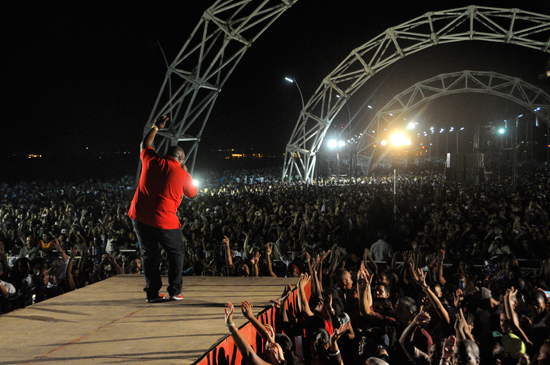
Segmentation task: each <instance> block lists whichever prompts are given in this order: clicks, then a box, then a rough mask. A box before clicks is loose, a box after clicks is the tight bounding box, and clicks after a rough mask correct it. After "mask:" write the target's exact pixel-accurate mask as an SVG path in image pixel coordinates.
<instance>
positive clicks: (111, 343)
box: [0, 275, 298, 365]
mask: <svg viewBox="0 0 550 365" xmlns="http://www.w3.org/2000/svg"><path fill="white" fill-rule="evenodd" d="M167 281H168V280H167V278H163V282H164V284H165V286H164V287H163V288H162V291H161V292H163V293H164V294H165V295H166V285H167ZM297 281H298V280H297V278H288V279H285V278H271V277H263V278H234V277H231V278H228V277H225V278H224V277H205V276H193V277H184V285H183V290H182V294H183V296H184V300H182V301H167V302H166V303H157V304H149V303H146V302H145V293H144V292H143V290H142V289H143V286H144V283H145V279H144V278H143V277H142V276H133V275H121V276H116V277H113V278H110V279H107V280H104V281H101V282H99V283H96V284H93V285H91V286H88V287H85V288H82V289H78V290H75V291H73V292H70V293H67V294H63V295H61V296H59V297H56V298H53V299H50V300H47V301H44V302H42V303H38V304H35V305H33V306H30V307H27V308H24V309H20V310H16V311H13V312H11V313H7V314H5V315H3V316H2V317H0V329H1V331H2V336H1V340H0V364H35V363H49V364H79V365H84V364H136V363H140V364H192V363H194V362H195V361H196V360H198V359H199V358H200V357H202V355H203V354H205V353H207V352H208V351H209V349H211V348H212V347H214V346H215V345H216V344H217V343H218V342H219V341H221V340H222V339H223V338H224V337H226V336H227V335H228V331H227V328H226V327H225V326H224V309H223V308H224V305H225V303H227V302H228V301H231V302H232V303H233V304H234V305H235V306H236V307H237V308H235V316H234V322H235V323H236V325H237V326H239V327H240V326H241V325H242V324H244V323H245V322H246V321H245V319H244V317H243V315H242V312H241V310H240V303H241V302H242V301H243V300H248V301H250V302H252V303H253V304H254V314H257V313H259V312H260V311H261V310H262V309H263V308H264V307H265V306H267V304H268V300H269V299H277V298H279V296H280V295H281V293H282V292H283V289H284V286H285V285H286V284H291V285H293V286H294V285H296V283H297Z"/></svg>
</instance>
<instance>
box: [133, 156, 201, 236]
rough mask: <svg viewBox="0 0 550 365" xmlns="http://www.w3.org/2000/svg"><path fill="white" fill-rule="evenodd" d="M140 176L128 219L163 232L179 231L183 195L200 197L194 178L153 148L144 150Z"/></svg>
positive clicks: (171, 159) (176, 162) (175, 162)
mask: <svg viewBox="0 0 550 365" xmlns="http://www.w3.org/2000/svg"><path fill="white" fill-rule="evenodd" d="M140 158H141V176H140V178H139V185H138V188H137V190H136V193H135V195H134V199H133V200H132V204H131V205H130V211H129V212H128V216H129V217H130V218H132V219H134V220H136V221H138V222H141V223H145V224H147V225H149V226H151V227H155V228H160V229H178V228H180V222H179V220H178V217H177V215H176V212H177V210H178V207H179V205H180V203H181V199H182V198H183V195H185V196H186V197H188V198H189V197H192V196H194V195H195V194H196V193H197V187H196V186H195V185H193V179H192V178H191V175H189V174H188V173H187V171H185V170H184V169H183V168H182V167H181V165H180V164H179V162H178V161H176V160H175V159H173V158H172V157H170V156H165V157H160V156H159V155H157V153H156V152H155V150H154V149H153V148H152V147H148V148H144V149H143V150H141V156H140Z"/></svg>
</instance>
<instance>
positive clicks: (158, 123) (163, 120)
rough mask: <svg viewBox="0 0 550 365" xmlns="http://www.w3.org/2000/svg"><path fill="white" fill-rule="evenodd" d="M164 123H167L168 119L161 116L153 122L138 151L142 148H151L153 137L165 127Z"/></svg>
mask: <svg viewBox="0 0 550 365" xmlns="http://www.w3.org/2000/svg"><path fill="white" fill-rule="evenodd" d="M166 122H168V117H167V116H166V115H161V116H160V117H158V118H157V120H155V123H154V124H153V126H152V127H151V130H150V131H149V132H147V134H146V135H145V137H143V140H142V141H141V144H140V146H139V149H140V150H143V149H144V148H149V147H152V146H153V141H154V140H155V136H156V135H157V133H158V131H159V130H160V129H162V128H164V126H165V125H166Z"/></svg>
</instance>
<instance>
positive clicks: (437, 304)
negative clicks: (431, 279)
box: [413, 269, 451, 324]
mask: <svg viewBox="0 0 550 365" xmlns="http://www.w3.org/2000/svg"><path fill="white" fill-rule="evenodd" d="M413 280H414V282H415V283H416V284H417V285H418V286H420V288H421V289H422V291H423V292H424V293H425V294H426V295H427V296H428V299H429V300H430V302H431V303H432V305H433V306H434V309H435V311H436V312H437V315H438V316H439V318H441V319H442V320H443V321H445V322H446V323H447V324H450V323H451V317H450V316H449V312H447V310H446V309H445V307H444V306H443V304H442V303H441V301H440V300H439V298H438V297H437V295H435V293H434V292H433V291H432V290H431V289H430V287H429V286H428V284H426V273H425V272H424V271H422V269H416V271H413Z"/></svg>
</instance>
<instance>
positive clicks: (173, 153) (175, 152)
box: [166, 146, 185, 158]
mask: <svg viewBox="0 0 550 365" xmlns="http://www.w3.org/2000/svg"><path fill="white" fill-rule="evenodd" d="M180 154H183V156H185V153H184V152H183V148H181V147H180V146H170V147H168V150H167V151H166V156H170V157H174V158H177V157H178V156H180Z"/></svg>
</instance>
